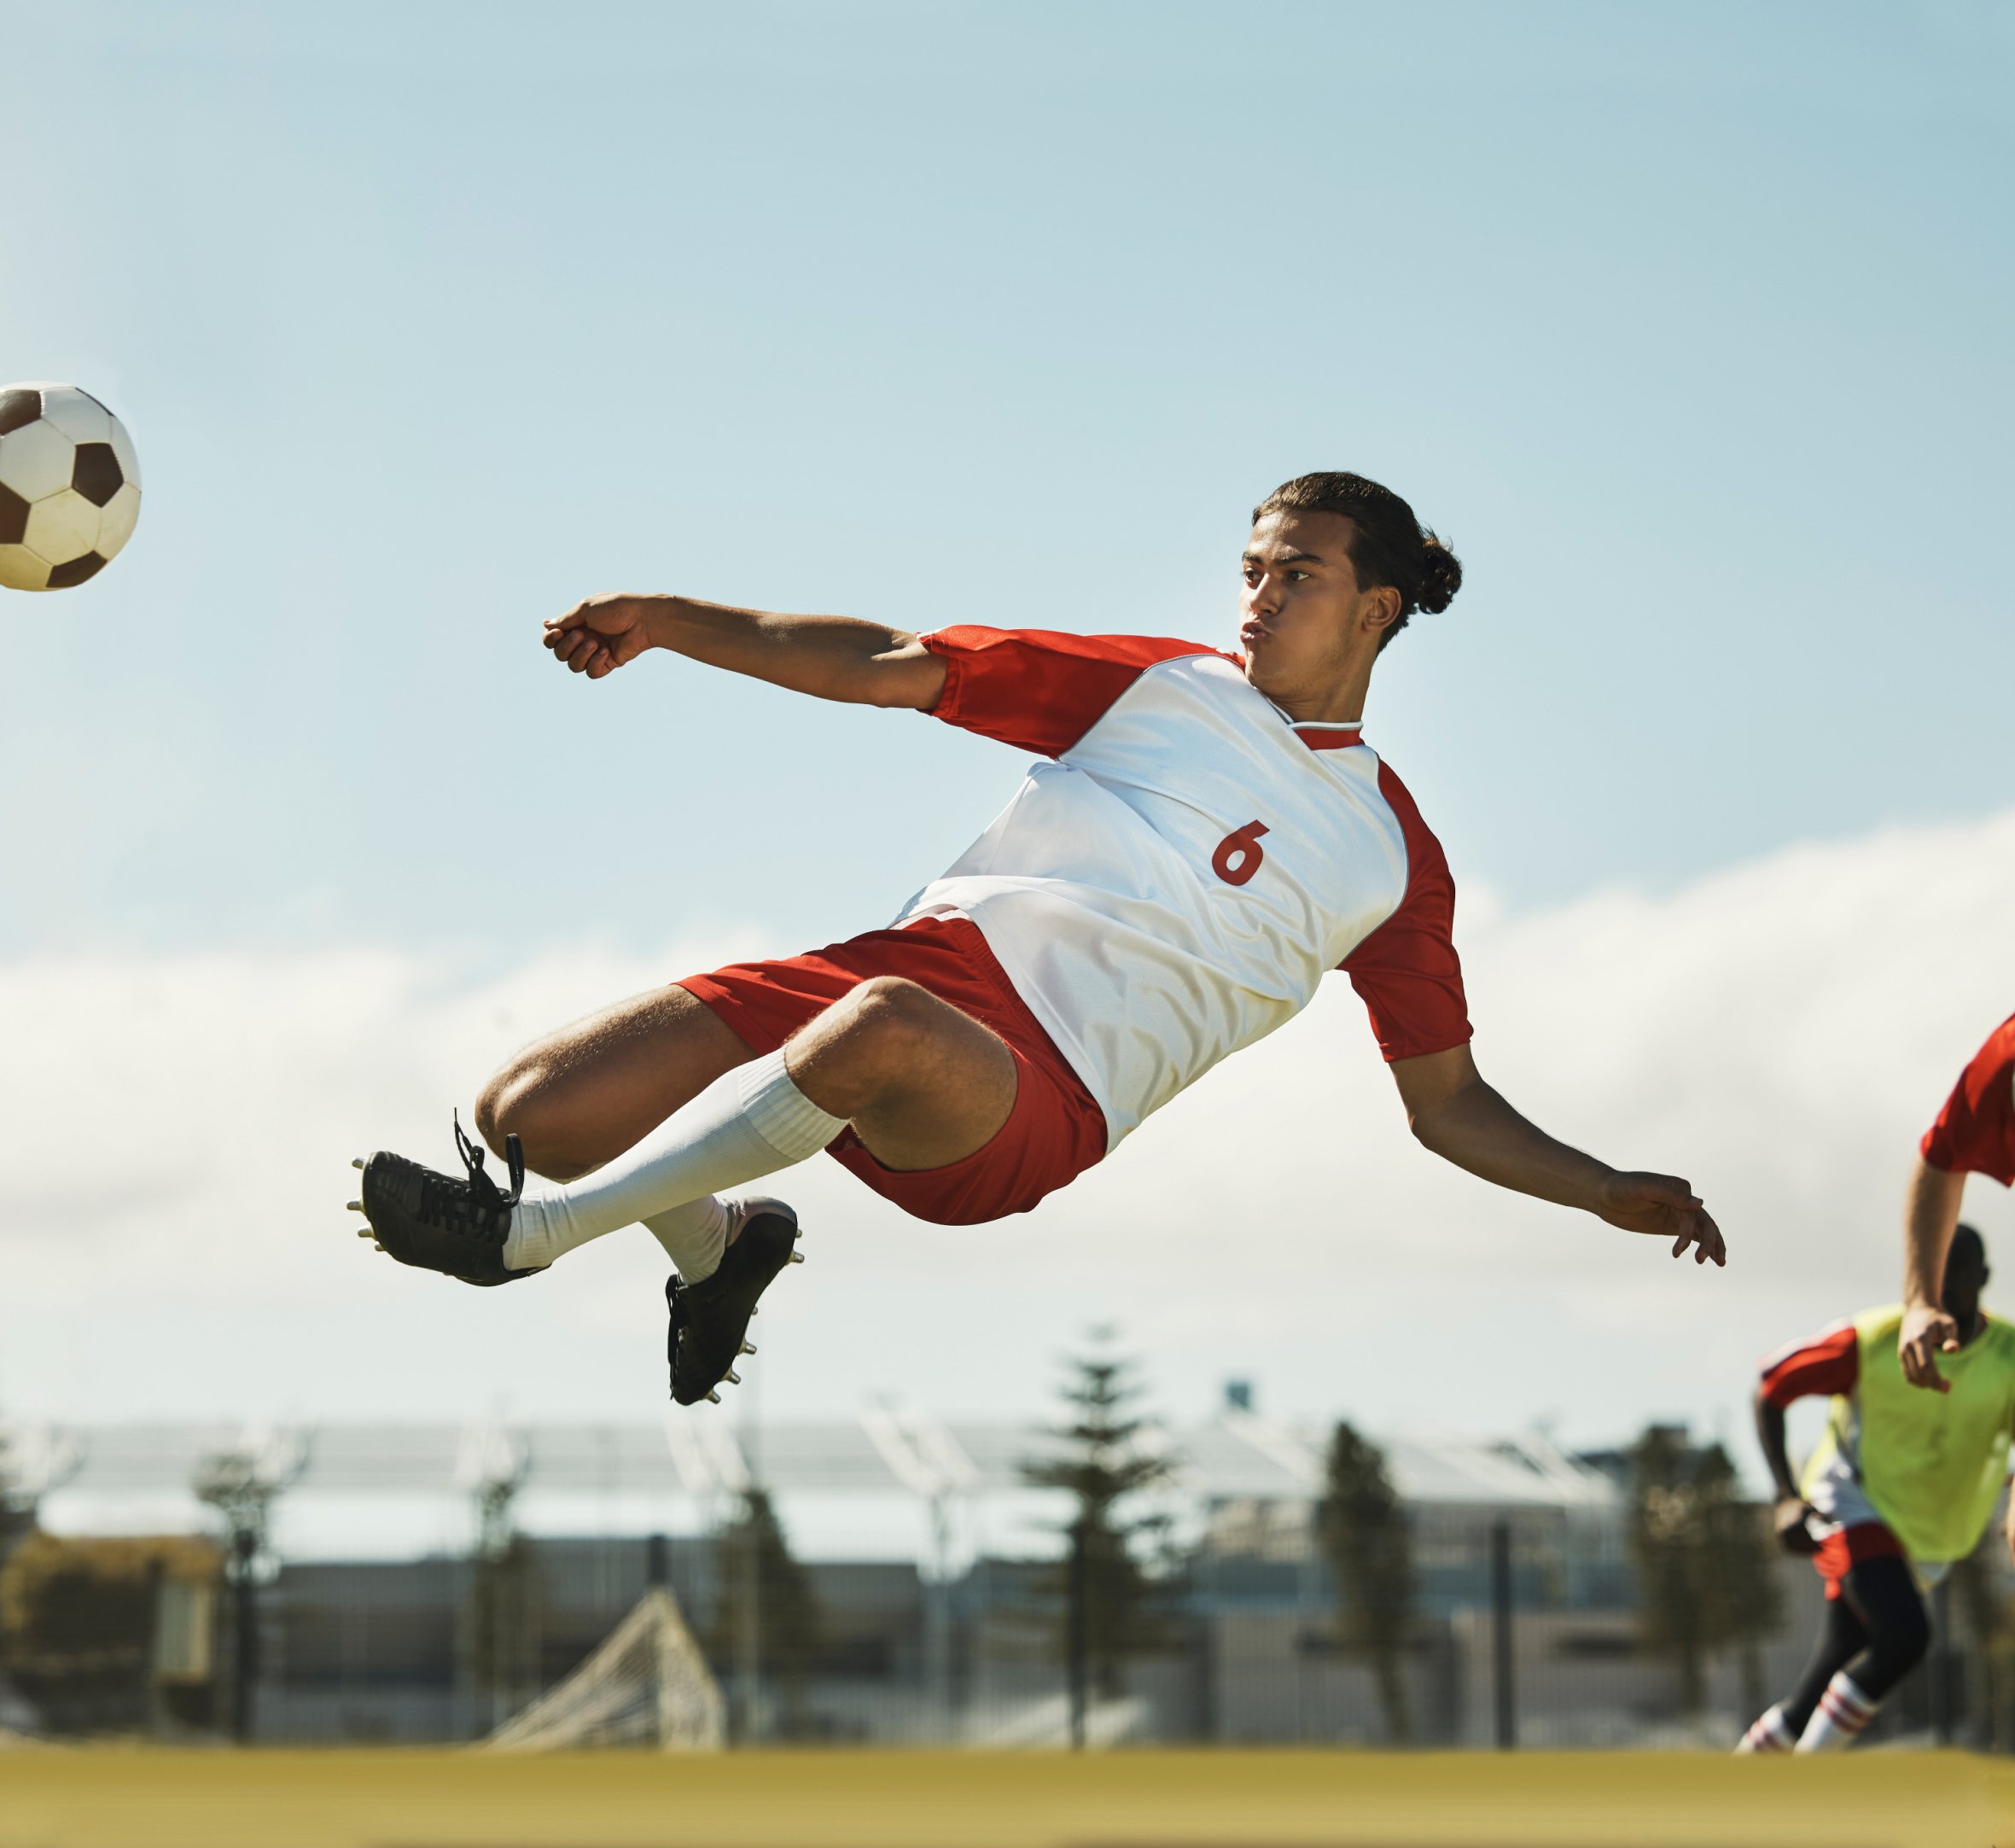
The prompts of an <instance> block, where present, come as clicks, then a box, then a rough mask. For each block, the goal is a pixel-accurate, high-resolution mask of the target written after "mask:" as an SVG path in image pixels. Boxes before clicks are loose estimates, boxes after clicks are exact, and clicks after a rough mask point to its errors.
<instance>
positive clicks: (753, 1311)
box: [748, 1303, 762, 1321]
mask: <svg viewBox="0 0 2015 1848" xmlns="http://www.w3.org/2000/svg"><path fill="white" fill-rule="evenodd" d="M761 1310H762V1304H761V1303H757V1304H756V1305H755V1307H754V1308H753V1309H750V1310H749V1312H748V1315H749V1319H750V1320H752V1321H753V1320H754V1319H755V1317H756V1316H757V1315H760V1313H761Z"/></svg>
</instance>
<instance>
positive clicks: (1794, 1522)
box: [1770, 1495, 1819, 1559]
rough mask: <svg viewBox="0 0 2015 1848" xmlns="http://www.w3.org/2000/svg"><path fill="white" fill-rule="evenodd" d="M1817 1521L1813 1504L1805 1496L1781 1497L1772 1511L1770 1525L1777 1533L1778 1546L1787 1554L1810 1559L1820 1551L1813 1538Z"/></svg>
mask: <svg viewBox="0 0 2015 1848" xmlns="http://www.w3.org/2000/svg"><path fill="white" fill-rule="evenodd" d="M1814 1519H1816V1517H1815V1516H1814V1513H1813V1507H1812V1504H1811V1503H1810V1502H1809V1501H1807V1500H1806V1499H1805V1498H1804V1496H1802V1495H1779V1497H1778V1499H1777V1505H1776V1506H1775V1507H1773V1508H1772V1509H1771V1511H1770V1524H1771V1526H1772V1528H1773V1530H1775V1531H1776V1534H1777V1543H1778V1545H1779V1546H1780V1547H1782V1548H1784V1549H1785V1552H1786V1553H1795V1554H1797V1555H1798V1556H1799V1557H1800V1558H1801V1559H1810V1558H1811V1557H1812V1555H1813V1554H1815V1553H1817V1552H1818V1551H1819V1542H1818V1541H1816V1540H1814V1538H1813V1537H1812V1523H1813V1521H1814Z"/></svg>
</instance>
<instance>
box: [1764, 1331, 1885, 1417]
mask: <svg viewBox="0 0 2015 1848" xmlns="http://www.w3.org/2000/svg"><path fill="white" fill-rule="evenodd" d="M1860 1378H1861V1340H1860V1338H1859V1337H1858V1336H1857V1335H1856V1334H1855V1326H1854V1324H1853V1323H1852V1322H1835V1323H1834V1324H1833V1326H1832V1327H1831V1328H1827V1329H1823V1330H1821V1331H1820V1333H1818V1334H1816V1335H1814V1337H1813V1338H1811V1340H1809V1341H1798V1342H1794V1343H1793V1344H1791V1346H1790V1347H1788V1348H1780V1349H1779V1350H1778V1351H1777V1352H1776V1353H1775V1354H1773V1355H1771V1356H1770V1358H1769V1359H1768V1360H1767V1361H1764V1362H1763V1380H1762V1390H1763V1402H1764V1403H1765V1404H1766V1405H1774V1406H1775V1407H1776V1408H1778V1409H1779V1411H1782V1410H1783V1409H1784V1408H1785V1406H1787V1405H1789V1404H1791V1402H1792V1401H1793V1400H1795V1399H1809V1398H1813V1397H1815V1396H1819V1395H1821V1394H1824V1395H1826V1396H1829V1397H1843V1396H1845V1395H1847V1394H1848V1393H1850V1392H1852V1391H1853V1390H1854V1389H1855V1382H1856V1381H1857V1380H1859V1379H1860Z"/></svg>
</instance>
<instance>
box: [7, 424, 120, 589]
mask: <svg viewBox="0 0 2015 1848" xmlns="http://www.w3.org/2000/svg"><path fill="white" fill-rule="evenodd" d="M139 517H140V458H138V457H137V456H136V455H135V454H134V453H133V440H132V438H131V437H130V436H128V435H127V434H126V432H125V425H124V424H123V423H120V422H119V419H118V418H117V417H114V416H113V414H112V413H111V412H110V411H108V410H107V409H106V408H105V407H104V405H102V404H100V403H99V402H98V400H97V399H96V398H93V397H92V396H91V395H90V393H88V392H80V391H79V390H78V388H76V387H75V386H74V385H44V384H32V385H0V584H4V585H6V586H9V588H10V589H12V590H17V591H61V590H67V589H68V588H69V587H70V586H72V585H73V584H81V583H83V582H84V580H85V579H86V578H89V577H96V575H97V574H98V573H99V572H101V571H102V570H103V569H104V568H105V567H106V566H107V565H108V563H111V561H112V560H113V558H114V557H116V556H117V555H118V552H119V547H120V546H122V545H125V542H126V541H127V540H128V539H131V537H132V536H133V525H134V522H136V521H137V520H138V519H139Z"/></svg>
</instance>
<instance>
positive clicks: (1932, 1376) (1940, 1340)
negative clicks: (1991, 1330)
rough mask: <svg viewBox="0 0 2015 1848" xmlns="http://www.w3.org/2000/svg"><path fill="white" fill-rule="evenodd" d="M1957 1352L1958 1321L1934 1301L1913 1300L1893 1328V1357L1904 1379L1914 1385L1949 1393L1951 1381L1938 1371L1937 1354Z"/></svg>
mask: <svg viewBox="0 0 2015 1848" xmlns="http://www.w3.org/2000/svg"><path fill="white" fill-rule="evenodd" d="M1958 1352H1959V1324H1958V1323H1957V1322H1955V1321H1954V1320H1953V1319H1952V1318H1951V1317H1950V1316H1949V1315H1947V1314H1946V1313H1945V1311H1944V1310H1943V1309H1940V1308H1939V1307H1938V1306H1937V1304H1936V1303H1912V1304H1911V1305H1910V1307H1909V1308H1908V1309H1905V1310H1904V1311H1903V1326H1901V1328H1899V1329H1898V1330H1897V1331H1896V1356H1897V1358H1898V1359H1899V1360H1901V1361H1902V1363H1903V1378H1904V1379H1907V1380H1908V1381H1909V1382H1910V1384H1911V1385H1913V1386H1928V1387H1930V1388H1931V1390H1932V1391H1933V1392H1950V1391H1951V1390H1952V1382H1951V1381H1950V1380H1949V1379H1946V1377H1945V1376H1944V1375H1943V1374H1942V1373H1940V1372H1939V1371H1938V1358H1937V1357H1938V1355H1941V1354H1957V1353H1958Z"/></svg>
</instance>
